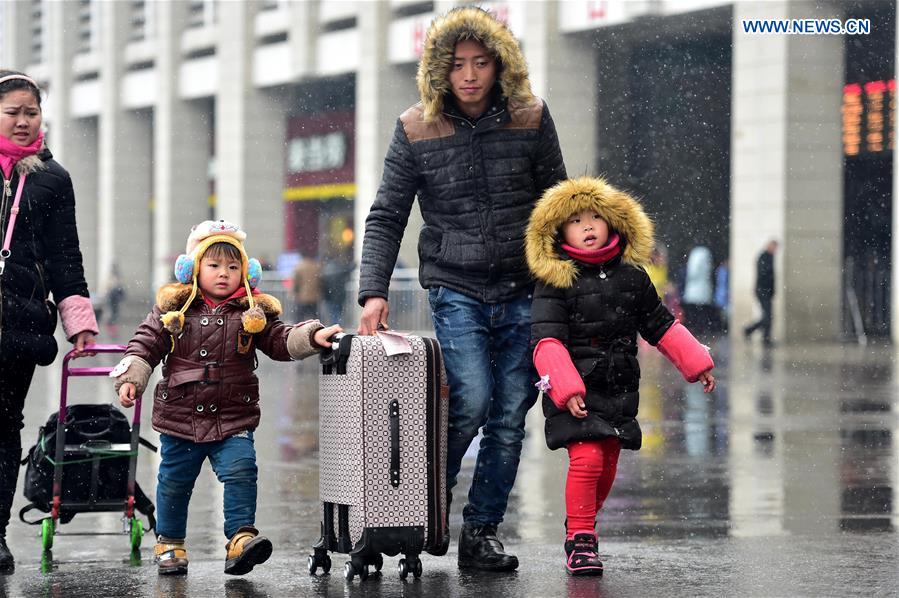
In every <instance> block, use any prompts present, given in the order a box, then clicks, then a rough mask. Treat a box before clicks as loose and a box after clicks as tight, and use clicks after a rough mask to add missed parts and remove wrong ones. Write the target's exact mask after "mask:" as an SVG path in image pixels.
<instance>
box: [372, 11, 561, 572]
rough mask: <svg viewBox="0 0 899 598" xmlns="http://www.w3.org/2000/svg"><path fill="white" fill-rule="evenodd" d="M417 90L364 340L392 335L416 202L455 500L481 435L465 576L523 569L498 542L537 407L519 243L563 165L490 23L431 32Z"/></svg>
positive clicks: (454, 22)
mask: <svg viewBox="0 0 899 598" xmlns="http://www.w3.org/2000/svg"><path fill="white" fill-rule="evenodd" d="M417 79H418V88H419V92H420V95H421V102H420V103H418V104H416V105H414V106H412V107H411V108H409V109H408V110H406V112H404V113H403V114H402V115H401V116H400V118H399V121H398V122H397V126H396V130H395V132H394V136H393V140H392V142H391V144H390V147H389V149H388V151H387V157H386V159H385V163H384V176H383V179H382V181H381V186H380V189H379V190H378V195H377V197H376V199H375V202H374V204H373V205H372V208H371V212H370V213H369V215H368V219H367V220H366V224H365V238H364V242H363V246H362V263H361V270H360V280H359V286H360V288H359V303H360V305H362V306H363V307H364V309H363V311H362V317H361V321H360V325H359V333H360V334H373V333H374V332H375V330H376V329H377V327H378V326H379V325H382V326H385V327H386V326H387V316H388V311H389V310H388V304H387V289H388V286H389V283H390V277H391V274H392V272H393V268H394V265H395V263H396V258H397V252H398V250H399V246H400V240H401V239H402V236H403V232H404V230H405V227H406V222H407V220H408V216H409V211H410V209H411V206H412V202H413V200H414V199H415V197H416V196H417V197H418V202H419V206H420V208H421V214H422V219H423V220H424V227H423V228H422V230H421V233H420V236H419V241H418V254H419V259H420V265H419V278H420V281H421V284H422V286H423V287H425V288H427V289H428V297H429V301H430V305H431V310H432V312H433V319H434V328H435V331H436V334H437V338H438V340H439V341H440V344H441V346H442V348H443V351H444V358H445V362H446V370H447V377H448V379H449V385H450V419H449V449H448V456H447V487H448V488H449V489H450V490H451V489H452V488H453V486H455V484H456V477H457V475H458V473H459V470H460V468H461V462H462V457H463V455H464V454H465V452H466V450H467V449H468V447H469V445H470V444H471V442H472V440H473V439H474V438H475V436H477V434H478V431H479V430H481V429H482V428H483V439H482V441H481V444H480V450H479V453H478V458H477V463H476V465H475V471H474V479H473V480H472V485H471V489H470V491H469V494H468V504H467V505H466V506H465V508H464V510H463V518H464V521H465V525H464V526H463V529H462V534H461V536H460V539H459V566H460V567H475V568H480V569H488V570H510V569H515V568H516V567H517V566H518V559H517V558H516V557H515V556H514V555H511V554H507V553H506V552H505V551H504V548H503V545H502V544H501V543H500V542H499V540H498V539H497V537H496V528H497V525H498V524H499V523H500V522H502V519H503V516H504V514H505V511H506V505H507V503H508V497H509V493H510V491H511V489H512V485H513V484H514V482H515V476H516V474H517V471H518V462H519V458H520V454H521V443H522V439H523V438H524V420H525V415H526V414H527V411H528V409H530V407H531V406H532V405H533V404H534V401H535V400H536V392H535V390H534V389H533V388H532V387H531V384H530V382H531V378H532V371H533V369H532V364H531V361H530V355H529V335H530V328H529V327H530V315H531V291H532V282H531V280H530V276H529V274H528V269H527V265H526V263H525V260H524V231H525V226H526V225H527V219H528V216H529V214H530V212H531V209H532V207H533V206H534V203H535V202H536V200H537V199H538V198H539V197H540V195H541V194H542V193H543V191H544V190H545V189H547V188H548V187H550V186H552V185H553V184H555V183H556V182H558V181H560V180H562V179H564V178H566V174H565V165H564V163H563V161H562V153H561V150H560V149H559V142H558V137H557V135H556V130H555V125H554V124H553V121H552V118H551V117H550V115H549V110H548V109H547V107H546V104H545V103H544V102H543V100H541V99H539V98H537V97H535V96H534V95H533V94H532V93H531V88H530V82H529V81H528V73H527V65H526V63H525V60H524V57H523V55H522V53H521V49H520V47H519V45H518V42H517V40H516V39H515V38H514V36H513V35H512V34H511V32H510V31H509V30H508V28H507V27H506V26H505V25H503V24H502V23H500V22H498V21H497V20H496V19H494V18H493V16H492V15H490V13H487V12H485V11H483V10H481V9H479V8H472V7H465V8H458V9H454V10H451V11H450V12H449V13H447V14H446V15H445V16H443V17H440V18H438V19H435V21H434V23H433V24H432V25H431V28H430V29H429V31H428V35H427V39H426V40H425V47H424V52H423V54H422V58H421V63H420V64H419V68H418V78H417Z"/></svg>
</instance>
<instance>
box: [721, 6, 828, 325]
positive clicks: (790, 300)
mask: <svg viewBox="0 0 899 598" xmlns="http://www.w3.org/2000/svg"><path fill="white" fill-rule="evenodd" d="M840 16H841V14H840V13H839V12H837V10H836V9H835V8H834V7H832V6H830V5H817V4H816V3H815V2H812V1H805V0H803V1H796V2H785V1H779V2H765V3H758V2H748V1H747V2H737V3H735V5H734V19H733V23H734V34H733V46H734V54H733V96H732V97H733V116H732V119H733V120H732V122H733V128H732V141H731V152H732V160H731V194H732V195H731V238H730V247H731V249H730V258H731V260H730V261H731V273H732V275H731V276H732V278H731V291H732V292H731V297H732V301H733V324H732V327H733V328H734V329H736V330H739V327H740V326H742V325H743V324H745V323H746V322H748V321H750V320H751V319H752V318H753V309H754V305H755V297H754V288H755V263H756V258H757V256H758V254H759V252H760V251H761V250H762V248H763V246H764V245H765V244H766V242H767V241H768V240H769V239H772V238H774V239H778V240H779V241H781V251H780V252H779V254H778V256H777V259H776V260H775V270H776V275H777V295H776V297H775V304H774V318H775V320H774V336H775V339H779V340H781V341H787V342H802V341H808V340H814V339H822V340H823V339H836V338H838V337H839V336H840V305H841V295H842V275H841V269H842V243H841V238H842V217H843V202H842V172H843V170H842V150H841V140H840V123H839V119H837V118H835V116H834V115H838V114H839V113H840V102H841V90H842V78H843V42H844V40H843V39H842V37H840V36H829V35H821V36H808V35H802V36H790V35H750V34H744V33H743V32H742V28H741V25H740V23H741V20H742V19H745V18H753V19H789V18H806V17H813V18H830V17H840Z"/></svg>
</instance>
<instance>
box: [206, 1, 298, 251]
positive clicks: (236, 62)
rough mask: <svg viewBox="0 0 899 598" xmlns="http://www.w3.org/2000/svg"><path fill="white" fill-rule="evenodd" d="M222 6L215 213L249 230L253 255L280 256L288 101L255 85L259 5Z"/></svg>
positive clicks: (241, 3)
mask: <svg viewBox="0 0 899 598" xmlns="http://www.w3.org/2000/svg"><path fill="white" fill-rule="evenodd" d="M217 7H218V10H219V12H218V15H219V21H218V34H219V37H218V46H217V50H216V51H217V55H218V63H219V65H220V68H219V86H218V92H217V94H216V97H215V129H216V130H215V161H216V168H215V170H216V175H215V177H216V184H215V192H216V198H217V201H216V208H215V214H216V218H224V219H226V220H231V221H233V222H236V223H238V224H240V225H241V226H242V227H243V228H244V230H246V231H247V234H248V238H247V244H248V247H247V249H248V251H249V253H250V255H251V256H257V257H258V256H260V255H278V254H279V253H280V252H281V249H282V247H283V246H284V226H283V222H282V218H281V215H282V210H283V207H282V201H283V200H282V192H283V189H284V159H283V155H284V150H283V147H284V140H285V131H286V127H287V113H286V106H287V100H286V98H283V97H279V94H277V93H274V92H268V91H262V90H259V89H256V87H255V86H254V85H253V52H254V49H255V34H254V29H255V22H256V12H257V9H258V4H257V3H255V2H252V3H251V2H222V3H219V4H217Z"/></svg>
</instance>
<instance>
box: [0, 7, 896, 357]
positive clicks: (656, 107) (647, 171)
mask: <svg viewBox="0 0 899 598" xmlns="http://www.w3.org/2000/svg"><path fill="white" fill-rule="evenodd" d="M456 4H459V3H457V2H453V1H451V0H436V1H418V0H383V1H359V2H352V1H326V0H322V1H318V0H309V1H303V2H286V1H278V0H266V1H248V2H224V1H216V0H189V1H175V2H150V1H139V0H138V1H121V2H102V1H97V0H78V1H70V2H51V1H46V0H19V1H16V2H4V3H2V4H0V32H2V37H0V65H4V66H5V67H11V68H17V69H20V70H24V71H26V72H28V73H29V74H30V75H32V76H33V77H35V78H36V79H37V80H39V82H40V83H41V84H42V85H43V86H44V88H45V89H46V90H47V94H46V100H45V110H44V112H45V122H46V126H47V138H48V143H49V145H50V147H51V149H52V150H53V152H54V154H55V155H56V156H57V157H58V158H59V160H60V162H61V163H62V164H63V165H65V166H66V168H68V169H69V171H70V172H71V174H72V178H73V180H74V183H75V188H76V195H77V199H78V208H77V209H78V219H79V233H80V235H81V239H82V248H83V251H84V253H85V259H86V269H87V273H88V279H89V282H90V284H91V285H92V287H96V286H97V285H102V283H103V280H104V278H105V277H106V274H107V273H108V272H109V271H110V270H111V268H112V265H113V264H114V263H115V264H117V265H118V266H119V268H120V270H121V271H122V273H123V276H124V278H125V280H126V281H127V282H128V286H129V288H128V291H129V294H130V296H131V297H137V298H143V299H144V300H145V301H146V302H149V301H150V299H151V297H152V293H153V290H154V289H155V288H156V287H157V286H158V285H159V284H161V283H162V282H164V281H166V280H168V279H169V278H170V275H171V274H170V272H171V265H172V258H173V256H175V255H177V254H178V253H180V252H181V251H183V243H184V239H185V237H186V234H187V229H188V227H189V226H190V225H191V224H193V223H195V222H198V221H200V220H202V219H204V218H210V217H212V218H226V219H229V220H233V221H236V222H239V223H241V224H242V225H243V226H244V227H245V228H246V230H247V231H248V232H249V234H250V238H249V244H250V249H251V252H252V253H253V254H254V255H256V256H258V257H262V258H265V259H267V260H269V261H272V262H276V261H277V259H278V256H282V255H284V254H287V255H291V254H295V253H302V254H304V255H314V256H319V257H322V258H323V259H330V257H331V256H333V255H335V254H339V253H341V252H350V251H354V252H355V254H356V255H357V256H358V253H359V251H360V250H361V246H360V245H361V239H362V234H363V232H364V221H365V216H366V214H367V213H368V209H369V207H370V205H371V202H372V200H373V198H374V196H375V193H376V190H377V187H378V183H379V181H380V176H381V170H382V163H383V159H384V154H385V151H386V147H387V144H388V142H389V139H390V135H391V132H392V129H393V126H394V123H395V121H396V118H397V116H398V115H399V114H400V113H401V112H402V111H403V110H404V109H405V108H406V107H408V106H409V105H410V104H412V103H414V102H415V101H416V100H417V92H416V87H415V84H414V77H415V69H416V63H417V59H418V56H419V55H420V52H421V45H422V42H423V40H424V35H425V32H426V31H427V27H428V25H429V23H430V21H431V20H432V19H433V17H434V16H435V15H436V14H440V13H442V12H444V11H446V10H448V9H450V8H452V7H453V6H455V5H456ZM481 6H483V7H484V8H486V9H488V10H491V11H494V12H495V13H496V14H497V15H498V16H500V17H501V18H502V19H504V20H505V21H506V22H507V23H508V24H509V26H510V28H511V29H512V31H513V32H514V33H515V34H516V35H517V36H518V37H519V39H520V40H521V41H522V46H523V49H524V52H525V55H526V57H527V59H528V62H529V65H530V69H531V81H532V85H533V87H534V91H535V93H537V94H538V95H540V96H542V97H544V98H545V99H546V100H547V102H548V105H549V106H550V109H551V111H552V114H553V117H554V119H555V122H556V125H557V127H558V130H559V136H560V141H561V145H562V151H563V154H564V156H565V160H566V164H567V166H568V170H569V173H570V174H571V175H579V174H584V173H587V174H603V175H604V176H607V177H608V178H609V179H610V180H611V181H613V182H614V183H616V184H618V185H620V186H622V187H624V188H626V189H628V190H630V191H632V192H634V193H636V194H637V195H638V196H639V197H641V198H642V200H643V201H644V202H645V204H646V206H647V209H648V211H649V212H650V213H651V214H652V216H653V217H654V219H655V220H656V222H657V228H658V237H659V240H660V242H661V243H662V244H664V245H665V246H666V247H667V248H668V254H669V261H670V264H669V266H670V271H671V272H672V273H676V272H677V271H678V270H679V269H680V268H681V267H682V266H683V264H684V263H685V261H686V254H687V252H688V251H689V249H690V248H691V247H692V246H694V245H696V244H703V245H707V246H709V247H710V248H711V249H712V251H713V254H714V255H715V259H716V261H717V262H723V261H725V260H728V261H729V266H730V283H729V284H730V296H731V302H732V305H731V323H732V326H733V327H734V328H737V327H739V325H741V324H743V323H745V322H746V321H748V320H750V319H751V318H752V316H753V311H754V309H755V307H754V306H755V300H754V295H753V288H754V282H755V261H756V257H757V255H758V253H759V252H760V251H761V250H762V248H763V246H764V245H765V244H766V242H767V241H768V240H769V239H772V238H773V239H778V240H780V241H781V247H782V251H781V252H780V254H779V255H778V257H777V260H776V265H777V272H778V276H779V283H780V288H781V289H783V292H780V293H779V294H778V296H777V298H776V303H775V316H776V321H775V336H776V337H780V338H785V339H787V340H788V341H807V340H814V339H838V338H844V337H846V336H847V335H853V334H856V333H858V332H859V330H861V332H867V333H868V334H871V333H875V334H879V335H881V336H888V335H889V334H890V333H891V332H892V334H894V335H895V334H896V332H897V331H896V328H897V327H896V326H891V325H890V323H891V322H892V321H896V317H897V316H899V307H897V306H899V297H897V291H896V285H893V284H891V281H892V280H895V279H896V275H897V268H899V266H897V265H896V263H897V260H896V259H895V257H894V256H896V255H897V251H899V241H897V240H896V236H895V235H891V234H890V232H891V231H892V230H893V229H895V228H896V226H897V225H899V215H897V211H896V210H892V196H893V186H894V184H895V181H897V180H899V177H896V176H894V173H893V171H894V169H895V167H896V166H895V162H894V161H893V160H892V145H891V144H892V131H893V120H892V118H893V117H892V114H893V111H892V107H894V105H895V94H894V81H895V76H894V73H895V47H896V35H895V29H896V24H895V6H894V4H893V3H882V2H873V1H872V2H866V1H854V2H842V1H837V0H834V1H831V2H816V1H813V0H792V1H788V0H782V1H770V2H750V1H742V0H738V1H728V0H645V1H631V2H624V1H616V0H546V1H543V2H525V1H515V0H508V1H496V2H484V3H481ZM850 17H860V18H870V20H871V21H872V24H873V29H874V33H871V34H868V35H858V36H854V35H786V34H750V33H747V32H746V31H745V29H744V28H745V22H747V21H753V22H755V21H763V20H768V21H770V20H792V19H840V20H845V19H847V18H850ZM884 48H886V49H884ZM878 53H879V54H881V55H882V56H881V59H880V60H877V59H876V58H874V59H872V58H871V56H872V55H874V56H876V55H878ZM878 82H879V83H878ZM853 86H857V87H853ZM855 90H858V93H856V94H855V95H853V93H855ZM878 93H879V94H880V95H879V96H878V95H877V94H878ZM878 98H879V99H878ZM877 102H880V103H879V104H878V103H877ZM859 106H861V107H860V108H859ZM853 110H855V112H853ZM878 111H879V112H878ZM878 114H879V115H880V116H879V117H878V116H877V115H878ZM877 118H881V119H882V124H883V126H882V127H881V130H880V134H881V135H882V136H885V137H884V139H886V141H885V142H884V143H883V144H882V145H881V146H878V145H877V143H876V139H875V138H876V134H877V130H876V126H877V120H876V119H877ZM858 122H861V123H863V126H862V127H861V128H859V127H858V126H856V125H857V123H858ZM853 126H855V127H856V129H858V130H857V131H855V130H854V129H853ZM847 131H848V132H847ZM853 131H854V132H853ZM847 135H848V136H849V138H852V135H857V136H863V137H864V140H865V141H864V144H862V145H863V148H862V149H861V150H859V151H856V153H851V152H852V151H853V150H852V149H851V148H852V147H854V146H852V144H851V143H848V142H847V141H846V139H847ZM871 135H874V136H875V137H871ZM869 139H875V142H870V141H869ZM872 143H873V145H872ZM847 148H849V149H847ZM872 180H875V181H876V184H871V183H870V181H872ZM865 181H869V184H867V185H866V184H864V183H865ZM419 223H420V218H418V217H417V215H413V217H412V219H411V220H410V224H409V228H408V231H409V232H408V234H407V235H406V239H404V242H403V246H402V249H401V254H400V258H401V260H402V261H403V263H404V265H406V266H409V267H414V266H415V265H416V264H417V253H416V249H415V241H416V237H417V234H416V231H417V229H418V224H419ZM847 230H851V233H852V235H853V239H852V240H854V239H856V238H857V237H858V235H862V237H863V240H862V242H861V243H854V242H852V240H850V241H849V242H848V243H847V240H846V231H847ZM872 231H873V232H872ZM884 231H886V232H884ZM859 246H864V247H866V248H869V249H870V250H869V251H856V249H858V247H859ZM849 257H851V258H852V261H851V263H850V265H851V268H849V270H851V273H850V274H847V258H849ZM869 292H870V295H869V294H867V293H869ZM869 299H870V301H869ZM875 300H877V301H880V304H879V307H877V308H868V307H867V305H868V304H869V303H871V302H873V301H875ZM853 302H854V303H853ZM854 306H856V307H854ZM859 322H860V325H859ZM859 326H860V327H859Z"/></svg>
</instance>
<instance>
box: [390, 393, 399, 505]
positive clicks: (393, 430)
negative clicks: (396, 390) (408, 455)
mask: <svg viewBox="0 0 899 598" xmlns="http://www.w3.org/2000/svg"><path fill="white" fill-rule="evenodd" d="M387 415H388V417H389V418H390V485H391V486H393V487H394V488H398V487H399V485H400V402H399V401H397V400H396V399H393V400H392V401H390V406H389V407H388V408H387Z"/></svg>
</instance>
